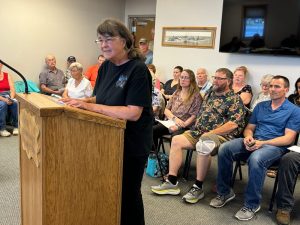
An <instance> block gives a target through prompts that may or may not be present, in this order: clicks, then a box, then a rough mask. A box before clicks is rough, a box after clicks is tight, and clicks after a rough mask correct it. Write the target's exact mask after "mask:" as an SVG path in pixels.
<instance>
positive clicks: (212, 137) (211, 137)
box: [183, 130, 227, 156]
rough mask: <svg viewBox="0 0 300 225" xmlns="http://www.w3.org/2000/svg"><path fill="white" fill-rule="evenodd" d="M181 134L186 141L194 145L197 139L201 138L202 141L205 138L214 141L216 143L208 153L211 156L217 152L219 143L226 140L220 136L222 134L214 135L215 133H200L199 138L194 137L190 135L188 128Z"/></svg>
mask: <svg viewBox="0 0 300 225" xmlns="http://www.w3.org/2000/svg"><path fill="white" fill-rule="evenodd" d="M183 135H184V136H185V137H186V138H187V139H188V141H189V142H190V143H191V144H192V145H193V146H194V147H196V144H197V142H198V141H199V139H201V140H202V141H205V140H211V141H213V142H215V144H216V147H215V148H214V149H213V151H212V152H211V153H210V155H211V156H214V155H216V154H217V153H218V149H219V147H220V145H221V144H222V143H224V142H226V141H227V140H226V139H225V138H224V137H222V136H219V135H216V134H209V133H207V134H203V135H201V136H200V137H199V138H194V137H193V136H192V135H191V131H190V130H187V131H185V132H184V133H183Z"/></svg>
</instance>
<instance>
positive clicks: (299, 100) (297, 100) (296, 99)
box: [288, 77, 300, 106]
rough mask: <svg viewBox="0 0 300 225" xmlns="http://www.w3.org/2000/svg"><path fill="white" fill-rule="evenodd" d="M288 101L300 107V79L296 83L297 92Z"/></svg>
mask: <svg viewBox="0 0 300 225" xmlns="http://www.w3.org/2000/svg"><path fill="white" fill-rule="evenodd" d="M288 100H289V101H290V102H291V103H293V104H295V105H297V106H300V77H299V78H298V79H297V81H296V83H295V92H294V94H291V95H290V96H289V97H288Z"/></svg>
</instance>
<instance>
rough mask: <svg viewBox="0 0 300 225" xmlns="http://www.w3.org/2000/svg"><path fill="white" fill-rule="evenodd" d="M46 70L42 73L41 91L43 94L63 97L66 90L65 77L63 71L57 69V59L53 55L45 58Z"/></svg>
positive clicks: (40, 77) (40, 78) (40, 76)
mask: <svg viewBox="0 0 300 225" xmlns="http://www.w3.org/2000/svg"><path fill="white" fill-rule="evenodd" d="M45 63H46V68H45V69H44V70H43V71H42V72H41V73H40V75H39V80H40V89H41V91H42V93H43V94H46V95H51V94H57V95H62V93H63V92H64V88H65V83H66V80H65V75H64V73H63V71H61V70H60V69H57V68H56V59H55V56H53V55H47V56H46V58H45Z"/></svg>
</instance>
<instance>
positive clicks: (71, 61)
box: [67, 56, 76, 63]
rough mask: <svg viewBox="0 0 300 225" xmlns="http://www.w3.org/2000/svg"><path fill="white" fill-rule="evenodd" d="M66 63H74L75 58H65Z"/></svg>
mask: <svg viewBox="0 0 300 225" xmlns="http://www.w3.org/2000/svg"><path fill="white" fill-rule="evenodd" d="M67 61H68V63H73V62H76V58H75V57H74V56H69V57H68V58H67Z"/></svg>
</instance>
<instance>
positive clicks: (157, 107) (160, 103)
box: [152, 85, 166, 119]
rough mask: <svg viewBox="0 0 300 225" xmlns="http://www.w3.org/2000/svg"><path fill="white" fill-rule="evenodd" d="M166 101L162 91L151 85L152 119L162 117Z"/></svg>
mask: <svg viewBox="0 0 300 225" xmlns="http://www.w3.org/2000/svg"><path fill="white" fill-rule="evenodd" d="M165 106H166V103H165V100H164V97H163V95H162V93H161V92H160V91H159V90H158V89H157V88H156V87H154V86H153V85H152V109H153V114H154V119H163V114H164V109H165Z"/></svg>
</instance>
